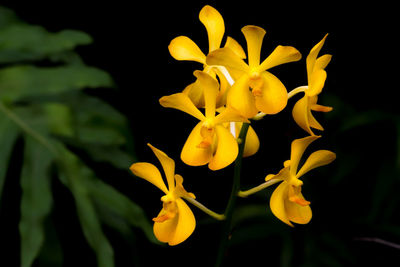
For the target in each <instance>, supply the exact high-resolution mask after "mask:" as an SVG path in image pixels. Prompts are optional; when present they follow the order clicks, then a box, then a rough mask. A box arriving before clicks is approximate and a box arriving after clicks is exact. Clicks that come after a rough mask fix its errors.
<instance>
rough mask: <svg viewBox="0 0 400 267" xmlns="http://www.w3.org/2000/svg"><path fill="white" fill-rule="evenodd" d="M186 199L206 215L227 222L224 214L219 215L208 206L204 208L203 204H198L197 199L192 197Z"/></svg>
mask: <svg viewBox="0 0 400 267" xmlns="http://www.w3.org/2000/svg"><path fill="white" fill-rule="evenodd" d="M184 199H185V200H186V201H187V202H189V203H190V204H192V205H193V206H196V207H197V208H199V209H200V210H201V211H203V212H204V213H206V214H208V215H210V216H211V217H213V218H214V219H216V220H218V221H223V220H225V215H224V214H219V213H216V212H214V211H212V210H210V209H209V208H207V207H206V206H204V205H203V204H201V203H200V202H198V201H197V200H196V199H194V198H192V197H184Z"/></svg>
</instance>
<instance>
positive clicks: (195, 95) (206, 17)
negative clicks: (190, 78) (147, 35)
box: [168, 5, 246, 107]
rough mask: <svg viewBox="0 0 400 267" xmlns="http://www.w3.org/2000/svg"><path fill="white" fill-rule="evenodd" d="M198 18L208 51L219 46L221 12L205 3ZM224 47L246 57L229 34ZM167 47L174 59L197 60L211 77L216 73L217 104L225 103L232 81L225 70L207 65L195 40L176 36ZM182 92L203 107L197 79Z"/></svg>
mask: <svg viewBox="0 0 400 267" xmlns="http://www.w3.org/2000/svg"><path fill="white" fill-rule="evenodd" d="M199 19H200V21H201V23H203V25H204V26H205V28H206V30H207V34H208V44H209V46H208V47H209V48H208V53H210V52H212V51H214V50H216V49H218V48H220V46H221V42H222V38H223V36H224V33H225V24H224V19H223V18H222V16H221V14H220V13H219V12H218V11H217V10H216V9H215V8H213V7H211V6H209V5H206V6H204V7H203V8H202V9H201V11H200V13H199ZM225 47H229V48H230V49H232V50H233V51H234V52H235V53H236V54H237V55H238V56H239V57H240V58H246V54H245V52H244V50H243V48H242V47H241V46H240V45H239V43H238V42H236V41H235V40H234V39H233V38H231V37H229V36H228V37H227V40H226V43H225ZM168 49H169V52H170V54H171V56H172V57H173V58H175V59H176V60H189V61H196V62H199V63H201V64H202V65H203V71H204V72H206V73H207V74H209V75H211V76H212V77H213V78H216V75H218V78H219V80H220V83H221V88H220V91H219V93H218V96H217V106H221V105H223V104H224V103H225V99H226V96H225V92H226V90H227V89H228V88H229V87H230V83H232V81H228V80H227V78H226V76H225V75H226V72H224V70H223V69H221V68H219V67H216V66H209V65H207V63H206V55H205V54H204V53H203V52H202V51H201V49H200V48H199V47H198V46H197V44H196V43H195V42H193V41H192V40H191V39H190V38H189V37H186V36H178V37H176V38H174V39H173V40H172V41H171V43H170V44H169V46H168ZM224 73H225V74H224ZM183 92H184V93H186V94H187V95H188V96H189V98H190V99H191V100H192V102H193V103H194V104H195V106H197V107H204V96H203V90H202V87H201V86H200V85H199V83H198V82H197V81H195V82H194V83H191V84H190V85H188V86H187V87H186V88H185V89H184V91H183Z"/></svg>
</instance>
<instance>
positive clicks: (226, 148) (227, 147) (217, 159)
mask: <svg viewBox="0 0 400 267" xmlns="http://www.w3.org/2000/svg"><path fill="white" fill-rule="evenodd" d="M215 130H216V134H217V138H218V141H217V148H216V152H215V155H214V156H213V157H212V159H211V160H210V163H208V167H209V168H210V170H213V171H215V170H219V169H222V168H225V167H226V166H228V165H229V164H231V163H232V162H233V161H234V160H235V159H236V157H237V154H238V151H239V149H238V144H237V142H236V139H235V138H234V137H233V135H232V134H231V132H230V131H229V130H227V129H226V128H225V127H223V126H222V125H217V126H216V127H215Z"/></svg>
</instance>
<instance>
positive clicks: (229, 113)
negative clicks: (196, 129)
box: [214, 107, 250, 124]
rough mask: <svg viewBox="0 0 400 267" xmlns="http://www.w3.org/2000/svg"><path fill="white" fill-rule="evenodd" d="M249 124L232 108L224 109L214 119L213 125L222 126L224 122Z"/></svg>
mask: <svg viewBox="0 0 400 267" xmlns="http://www.w3.org/2000/svg"><path fill="white" fill-rule="evenodd" d="M234 121H236V122H239V121H241V122H250V121H249V120H248V119H247V118H245V117H243V116H242V115H241V114H240V113H239V112H238V111H237V110H236V109H234V108H232V107H227V108H225V109H224V110H223V111H222V112H221V113H220V114H218V115H217V116H216V117H215V120H214V122H215V124H222V123H225V122H234Z"/></svg>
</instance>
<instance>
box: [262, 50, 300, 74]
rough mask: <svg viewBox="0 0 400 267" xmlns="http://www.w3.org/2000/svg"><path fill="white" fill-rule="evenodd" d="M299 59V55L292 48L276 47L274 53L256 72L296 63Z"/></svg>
mask: <svg viewBox="0 0 400 267" xmlns="http://www.w3.org/2000/svg"><path fill="white" fill-rule="evenodd" d="M300 59H301V53H300V52H299V51H298V50H297V49H296V48H294V47H292V46H282V45H278V46H277V47H276V48H275V50H274V51H272V53H271V54H270V55H269V56H268V57H267V58H266V59H265V60H264V61H263V62H262V63H261V65H260V66H259V67H258V71H259V72H262V71H265V70H268V69H270V68H272V67H275V66H278V65H281V64H285V63H289V62H293V61H298V60H300Z"/></svg>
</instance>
